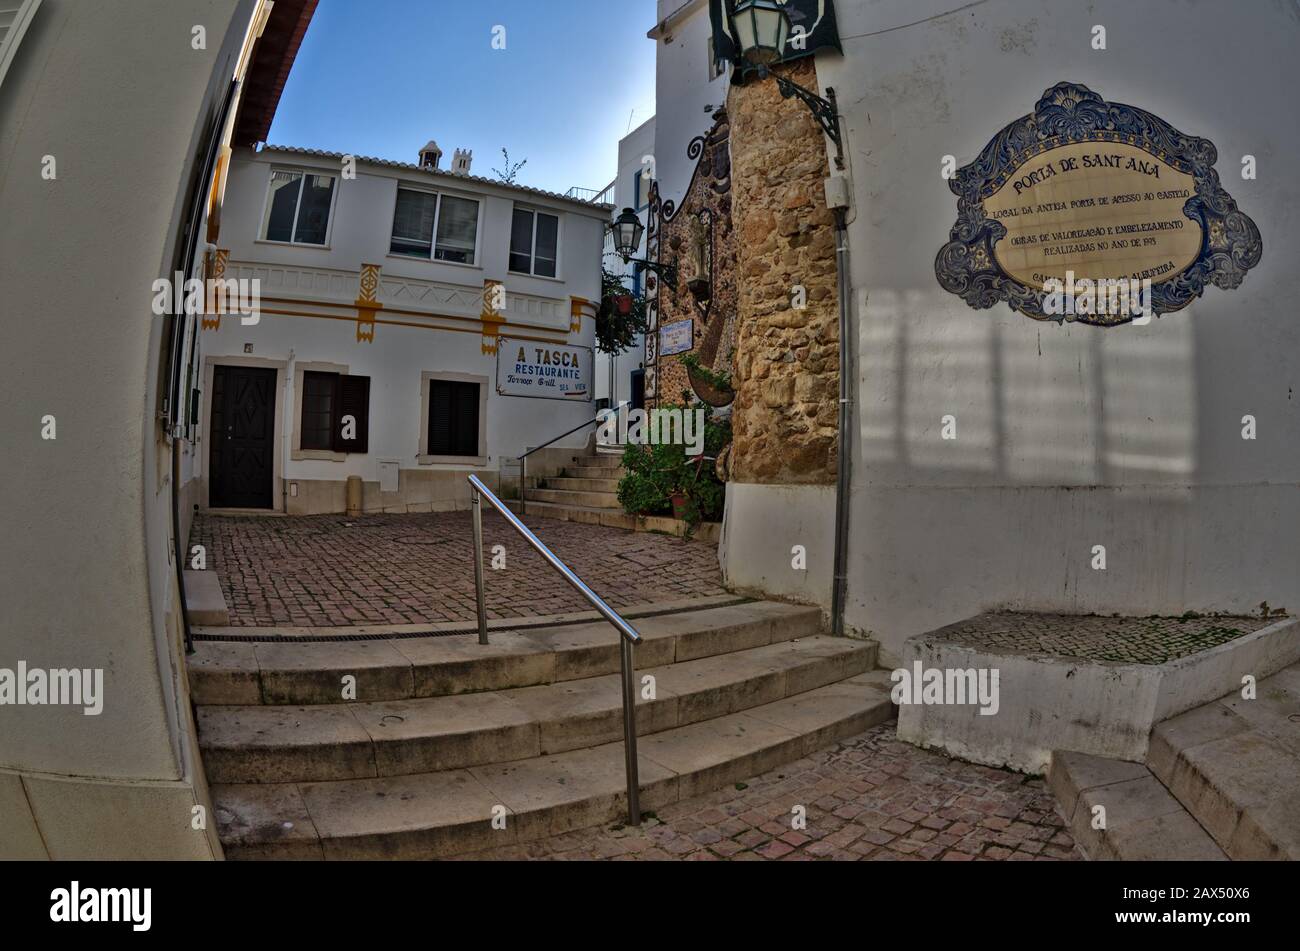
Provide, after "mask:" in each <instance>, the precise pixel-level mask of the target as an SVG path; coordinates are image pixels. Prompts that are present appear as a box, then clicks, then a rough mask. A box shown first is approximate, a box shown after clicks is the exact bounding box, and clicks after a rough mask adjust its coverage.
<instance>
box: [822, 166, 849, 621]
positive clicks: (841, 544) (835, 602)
mask: <svg viewBox="0 0 1300 951" xmlns="http://www.w3.org/2000/svg"><path fill="white" fill-rule="evenodd" d="M829 191H830V189H828V192H829ZM828 197H829V196H828ZM846 197H847V196H845V198H846ZM841 202H842V204H841ZM841 202H836V201H834V200H833V199H832V203H833V204H840V207H836V208H834V209H833V210H834V212H835V264H836V267H837V268H838V270H839V296H840V412H839V453H838V458H837V464H836V475H835V562H834V582H833V586H832V588H831V633H832V634H833V635H835V636H837V637H838V636H842V635H843V634H844V598H845V593H846V591H847V588H848V565H847V561H848V547H849V485H850V480H849V474H850V465H851V462H852V459H853V452H852V448H853V413H852V403H851V402H850V400H851V399H852V395H851V394H852V392H853V389H852V386H853V347H852V343H853V341H852V339H851V338H850V336H849V334H850V324H851V320H850V312H851V311H850V308H851V307H852V298H851V293H850V281H849V236H848V227H847V218H848V207H847V204H848V203H847V201H846V200H844V199H841Z"/></svg>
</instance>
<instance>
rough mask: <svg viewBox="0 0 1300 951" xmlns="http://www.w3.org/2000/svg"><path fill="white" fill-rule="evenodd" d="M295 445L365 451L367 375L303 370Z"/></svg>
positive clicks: (368, 385)
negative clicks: (299, 414) (300, 405)
mask: <svg viewBox="0 0 1300 951" xmlns="http://www.w3.org/2000/svg"><path fill="white" fill-rule="evenodd" d="M348 417H351V420H349V419H348ZM349 423H350V425H349ZM345 434H346V435H345ZM348 436H350V438H347V437H348ZM298 448H299V449H302V450H323V451H326V452H343V453H348V452H357V453H365V452H369V451H370V377H368V376H349V375H347V374H343V373H324V372H321V371H318V370H308V371H306V372H304V373H303V375H302V419H301V420H300V421H299V433H298Z"/></svg>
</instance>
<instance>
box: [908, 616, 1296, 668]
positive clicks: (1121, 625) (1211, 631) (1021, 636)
mask: <svg viewBox="0 0 1300 951" xmlns="http://www.w3.org/2000/svg"><path fill="white" fill-rule="evenodd" d="M1279 620H1281V617H1280V616H1274V617H1269V618H1262V617H1228V616H1216V615H1210V616H1207V617H1200V616H1197V615H1191V614H1188V615H1185V616H1183V617H1100V616H1096V615H1072V614H1032V613H1027V612H1015V611H1008V612H1000V613H993V614H981V615H979V616H978V617H974V618H970V619H968V620H965V621H959V622H957V623H956V624H949V625H948V626H947V627H941V628H939V629H938V630H937V631H933V632H931V636H932V637H934V638H935V639H937V640H941V641H946V642H948V643H953V644H962V645H965V646H968V647H974V648H977V649H980V648H983V649H991V650H997V651H999V652H1001V653H1007V652H1010V653H1017V654H1051V655H1054V656H1057V657H1079V658H1083V659H1085V660H1104V661H1114V662H1116V663H1127V664H1163V663H1167V662H1168V661H1171V660H1175V659H1176V658H1179V657H1186V656H1187V655H1189V654H1197V653H1200V652H1201V651H1206V650H1209V649H1210V648H1212V647H1217V646H1218V645H1219V644H1222V643H1225V642H1226V641H1230V640H1233V639H1234V638H1237V637H1242V636H1243V635H1246V634H1249V633H1251V632H1253V631H1258V630H1259V629H1260V628H1262V627H1267V626H1268V625H1269V624H1276V623H1277V622H1278V621H1279Z"/></svg>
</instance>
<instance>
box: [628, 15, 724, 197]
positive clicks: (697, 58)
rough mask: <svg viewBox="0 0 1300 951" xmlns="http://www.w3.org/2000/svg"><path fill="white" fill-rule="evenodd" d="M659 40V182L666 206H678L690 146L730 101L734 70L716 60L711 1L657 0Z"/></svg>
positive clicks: (690, 166)
mask: <svg viewBox="0 0 1300 951" xmlns="http://www.w3.org/2000/svg"><path fill="white" fill-rule="evenodd" d="M658 17H659V22H658V23H657V24H656V25H655V27H654V29H652V30H651V31H650V32H649V33H647V34H646V35H647V36H648V37H649V38H650V39H652V40H654V41H655V44H656V54H655V102H656V110H657V115H656V116H655V133H654V139H655V148H654V158H655V162H654V165H655V175H654V177H655V180H656V181H657V182H658V183H659V196H660V197H661V198H662V199H663V200H664V201H671V202H673V203H674V204H680V202H681V200H682V195H684V194H685V192H686V188H687V186H688V185H689V184H690V181H691V173H692V172H693V171H694V170H695V160H694V159H692V158H689V157H688V156H687V152H686V149H687V146H688V145H690V142H691V140H692V139H694V138H695V137H696V136H698V135H703V134H704V133H706V132H708V131H709V129H710V128H711V127H712V125H713V113H714V112H715V111H717V110H718V109H719V108H721V107H722V106H724V105H725V104H726V102H727V90H728V89H729V88H730V74H731V67H730V65H729V64H726V63H719V62H718V60H717V59H716V58H715V57H714V55H713V31H712V28H711V25H710V22H709V4H708V0H686V2H684V3H683V2H682V0H658Z"/></svg>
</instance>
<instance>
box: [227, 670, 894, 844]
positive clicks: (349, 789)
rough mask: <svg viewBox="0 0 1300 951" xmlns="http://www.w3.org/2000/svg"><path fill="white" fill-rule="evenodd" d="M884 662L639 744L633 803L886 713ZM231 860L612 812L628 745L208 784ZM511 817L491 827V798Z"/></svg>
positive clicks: (530, 833) (579, 820)
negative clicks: (364, 774) (414, 770)
mask: <svg viewBox="0 0 1300 951" xmlns="http://www.w3.org/2000/svg"><path fill="white" fill-rule="evenodd" d="M889 688H890V683H889V679H888V674H887V673H886V672H884V671H873V672H870V673H865V674H859V675H857V676H855V677H852V678H850V679H848V680H846V681H842V682H840V683H836V684H831V685H829V686H825V687H820V688H817V689H816V690H812V691H809V692H807V693H804V694H800V695H798V696H796V697H790V698H786V699H783V700H778V701H775V702H772V703H767V704H763V705H760V706H758V707H754V708H752V709H750V710H747V711H745V712H741V713H733V714H728V715H727V716H724V717H720V718H716V719H712V720H706V721H703V722H700V723H695V724H691V725H688V726H681V727H676V728H674V729H671V730H666V731H663V732H660V733H656V734H653V735H651V736H646V737H644V738H643V739H641V740H640V741H639V743H638V746H639V757H638V758H639V761H640V781H641V808H642V810H643V811H655V810H657V809H661V808H663V807H664V806H666V805H668V804H670V803H672V802H676V801H677V800H678V799H681V798H685V797H689V796H694V795H698V794H700V793H703V792H706V791H709V790H711V789H717V788H719V787H721V786H724V785H726V784H727V783H731V782H736V781H739V780H742V779H745V778H748V777H750V776H754V775H757V774H759V773H762V772H765V771H767V770H769V769H772V768H773V767H775V766H778V765H780V764H781V763H783V762H787V761H791V760H795V759H798V758H800V757H802V756H804V755H807V754H808V753H810V752H812V751H813V750H815V749H817V748H819V747H821V746H825V745H827V744H829V743H833V742H835V741H837V740H839V739H843V738H844V737H847V736H851V735H853V734H855V733H858V732H861V731H863V730H865V729H868V728H870V727H871V726H873V725H875V724H877V723H881V722H883V721H884V720H886V719H888V718H889V716H890V715H891V713H892V710H893V707H892V705H891V704H890V702H889ZM212 795H213V800H214V803H215V806H216V811H217V816H218V822H219V831H220V835H221V839H222V843H223V845H224V846H225V849H226V854H227V857H228V858H232V859H252V858H321V857H324V858H340V859H392V858H402V859H415V858H441V857H447V856H451V855H455V854H462V853H465V852H473V851H478V850H480V849H484V848H490V847H496V846H502V845H511V844H514V843H517V842H527V841H532V840H535V839H538V838H542V837H545V836H548V835H556V834H560V833H563V832H567V831H571V830H573V829H578V828H583V827H587V826H592V825H598V824H601V823H604V822H609V821H614V820H617V819H618V818H619V817H620V816H621V815H623V814H625V811H626V793H625V789H624V764H623V744H622V743H621V742H615V743H609V744H604V745H601V746H596V747H590V748H585V749H578V750H572V751H569V752H564V753H558V754H555V755H553V756H545V757H536V758H532V759H527V760H522V761H518V762H512V763H502V764H494V765H490V766H474V767H470V768H468V769H457V770H449V771H444V772H437V773H426V774H417V775H410V776H400V777H385V778H379V779H359V780H342V781H336V782H319V783H299V784H263V785H253V784H248V785H223V784H217V785H214V786H213V787H212ZM498 807H500V808H504V810H505V815H506V819H507V821H506V828H505V829H504V830H494V829H493V828H492V816H493V810H494V808H498Z"/></svg>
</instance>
